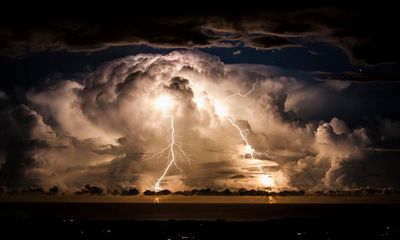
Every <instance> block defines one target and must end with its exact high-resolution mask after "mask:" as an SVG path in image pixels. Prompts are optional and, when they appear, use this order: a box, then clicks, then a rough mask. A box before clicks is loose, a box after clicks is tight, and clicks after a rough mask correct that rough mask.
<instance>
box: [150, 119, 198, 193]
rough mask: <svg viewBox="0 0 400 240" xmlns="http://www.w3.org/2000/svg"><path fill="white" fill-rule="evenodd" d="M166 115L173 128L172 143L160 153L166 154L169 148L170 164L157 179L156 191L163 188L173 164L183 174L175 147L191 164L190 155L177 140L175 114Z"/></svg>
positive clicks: (161, 154) (160, 154)
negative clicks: (163, 182)
mask: <svg viewBox="0 0 400 240" xmlns="http://www.w3.org/2000/svg"><path fill="white" fill-rule="evenodd" d="M164 117H167V118H170V129H171V135H170V143H169V144H168V145H167V146H166V147H165V148H164V149H162V150H161V151H160V152H159V154H158V155H159V156H160V157H162V156H163V155H164V153H165V152H166V151H167V150H168V157H167V158H168V164H167V166H166V167H165V169H164V172H163V173H162V175H161V176H160V177H159V178H158V179H157V181H156V183H155V184H154V186H153V188H154V191H156V192H158V191H160V190H161V189H162V188H161V184H162V181H163V180H164V178H165V176H166V175H167V173H168V171H169V170H170V168H171V167H172V165H174V166H175V167H176V168H177V169H178V170H179V171H180V175H182V173H183V169H182V168H181V167H179V165H178V164H177V163H176V152H175V149H177V150H178V151H179V152H180V153H181V155H182V156H183V158H185V159H186V160H187V161H188V163H189V165H191V161H190V156H189V155H188V154H187V153H186V152H185V151H184V150H183V147H182V146H181V145H180V144H179V143H177V141H176V136H175V123H174V120H175V119H174V116H173V115H165V116H164Z"/></svg>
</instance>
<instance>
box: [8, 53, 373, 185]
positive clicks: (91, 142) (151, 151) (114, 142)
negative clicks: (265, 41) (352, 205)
mask: <svg viewBox="0 0 400 240" xmlns="http://www.w3.org/2000/svg"><path fill="white" fill-rule="evenodd" d="M255 82H256V83H257V86H256V88H255V90H254V91H253V92H252V93H251V94H249V95H247V96H246V97H244V96H242V95H240V94H236V96H233V97H231V98H229V99H227V100H226V101H223V105H224V106H223V107H224V108H225V109H224V111H226V114H227V115H229V116H230V117H232V119H234V121H235V122H236V123H237V124H238V126H240V128H242V129H247V130H246V132H247V134H248V135H247V138H248V141H249V142H250V144H251V145H252V146H253V147H254V149H255V150H256V151H257V152H259V153H268V154H269V155H268V156H270V157H262V156H261V155H260V157H258V158H257V159H256V160H252V159H250V158H249V157H246V156H243V152H242V149H243V146H244V143H243V141H242V140H241V138H240V136H239V134H238V132H237V131H236V130H235V129H234V128H233V127H232V126H231V125H230V124H229V123H228V121H227V120H226V119H225V117H224V116H222V115H221V113H220V112H218V111H219V109H218V107H217V105H215V102H216V101H222V99H224V98H226V96H228V95H232V94H235V93H241V94H243V93H246V92H248V91H249V89H251V88H252V85H253V84H254V83H255ZM329 91H332V92H335V91H336V90H331V88H330V87H329V86H328V85H324V84H321V85H318V86H317V87H312V89H311V87H310V86H309V85H307V83H306V82H304V81H303V80H301V79H297V78H294V77H290V76H286V75H285V74H284V73H282V72H279V71H278V70H276V69H272V68H268V67H266V66H259V65H226V64H224V63H223V62H221V61H220V60H219V58H217V57H215V56H211V55H208V54H205V53H202V52H198V51H175V52H171V53H169V54H166V55H160V54H139V55H135V56H129V57H125V58H121V59H116V60H114V61H111V62H108V63H105V64H103V65H101V66H100V67H99V68H98V69H97V70H96V71H94V72H92V73H90V74H89V75H87V76H86V77H85V78H84V79H77V80H73V79H66V80H62V81H59V82H57V83H55V84H53V85H51V86H49V87H47V88H45V89H31V90H30V91H29V92H28V93H27V94H26V96H27V99H28V100H29V104H28V105H22V106H20V107H19V108H18V110H16V111H14V112H12V113H11V114H10V115H9V116H8V119H9V121H10V123H4V124H3V123H2V124H3V126H4V127H5V125H6V124H11V125H12V126H13V129H11V130H10V132H9V135H10V136H13V138H12V139H15V141H14V140H10V141H9V142H8V145H7V144H3V143H2V152H5V153H6V154H5V156H6V157H4V158H3V159H2V166H1V170H0V173H1V175H0V177H1V181H2V184H5V185H9V183H10V181H12V180H13V179H17V180H18V181H17V183H18V184H17V185H39V186H42V187H46V188H50V187H51V186H54V185H56V186H59V187H60V188H63V189H66V190H70V191H77V190H79V189H80V188H81V187H82V186H84V185H86V184H91V185H94V186H99V187H102V188H104V189H115V188H123V187H137V188H139V189H142V190H144V189H149V188H151V187H152V186H153V185H154V183H155V181H156V180H157V178H159V177H160V175H161V173H162V171H163V170H164V168H165V166H166V164H167V160H166V158H165V155H164V156H163V155H162V154H158V153H159V151H160V150H162V149H163V148H165V147H166V146H167V145H168V143H169V140H170V133H171V128H170V127H171V126H170V121H169V120H168V118H166V117H165V111H167V113H168V114H171V115H173V116H174V121H175V130H176V136H177V137H176V139H177V141H178V142H179V143H180V144H181V146H182V148H183V149H184V151H185V152H186V153H188V154H190V159H191V160H190V162H189V161H186V160H185V159H184V158H183V157H182V156H180V155H179V156H178V157H177V158H178V159H177V165H178V167H179V168H177V167H174V166H173V167H172V168H171V170H170V171H169V172H168V174H167V175H166V177H165V179H163V182H162V184H163V187H165V188H169V189H171V190H183V189H192V188H203V187H210V188H217V189H222V188H226V187H229V188H231V189H239V188H263V185H262V182H260V179H259V177H260V174H259V172H258V171H257V164H259V165H261V166H262V167H263V168H264V169H266V171H268V172H269V174H271V176H272V177H273V178H274V186H273V187H274V188H277V189H284V188H301V189H306V190H318V189H332V188H334V189H342V188H349V187H350V188H351V187H357V186H363V184H364V182H362V180H356V179H354V178H351V176H349V171H355V170H354V165H357V163H359V162H360V161H361V162H362V161H364V160H363V159H368V158H369V156H370V152H369V150H367V149H370V147H371V144H372V140H371V137H370V135H369V134H368V129H366V128H362V127H359V128H355V129H351V128H350V127H349V126H348V125H347V124H346V123H345V122H344V121H342V120H340V119H338V118H333V119H331V120H330V121H327V122H325V121H320V122H316V121H308V120H306V119H302V118H301V117H300V116H299V115H298V113H299V112H301V111H302V109H303V108H304V107H305V106H304V103H307V102H312V101H315V97H316V96H317V97H318V98H319V100H321V101H323V100H324V99H323V98H327V97H329V94H320V93H326V92H329ZM310 93H312V94H310ZM161 95H168V96H171V98H172V101H173V105H172V106H171V107H169V108H168V109H158V108H157V107H155V105H154V101H155V99H157V97H158V96H161ZM199 98H203V99H204V101H202V102H200V101H199ZM308 111H318V106H316V107H315V109H313V108H309V109H308ZM3 114H6V113H3ZM24 119H25V120H24ZM26 119H28V120H26ZM3 126H2V128H3ZM3 139H4V136H3ZM4 141H5V140H3V142H4ZM21 142H23V143H24V145H22V146H26V147H24V148H23V149H20V150H19V151H21V153H20V154H16V152H17V149H16V148H15V147H14V148H12V147H7V146H12V145H13V144H14V145H15V144H20V143H21ZM353 162H354V163H355V164H349V163H353ZM349 166H350V167H349ZM180 169H182V170H183V172H181V171H180ZM10 186H11V185H10Z"/></svg>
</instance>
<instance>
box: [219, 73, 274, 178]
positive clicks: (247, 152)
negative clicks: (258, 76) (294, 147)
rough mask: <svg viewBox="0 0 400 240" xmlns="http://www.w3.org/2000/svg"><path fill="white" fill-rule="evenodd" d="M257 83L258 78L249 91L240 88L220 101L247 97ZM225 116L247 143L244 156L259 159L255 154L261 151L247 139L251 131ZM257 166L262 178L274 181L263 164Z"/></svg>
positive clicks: (266, 154) (265, 153)
mask: <svg viewBox="0 0 400 240" xmlns="http://www.w3.org/2000/svg"><path fill="white" fill-rule="evenodd" d="M257 84H258V80H256V81H255V82H254V83H253V86H252V88H251V89H250V90H249V91H248V92H246V93H244V94H242V93H241V92H240V90H239V91H237V92H235V93H233V94H231V95H229V96H226V97H225V98H223V99H222V100H221V101H220V102H224V101H227V100H229V99H230V98H232V97H235V96H239V97H242V98H246V97H247V96H249V95H250V94H251V93H252V92H253V91H254V90H255V89H256V86H257ZM214 107H215V105H214ZM225 118H226V119H227V120H228V122H229V123H230V124H231V125H232V126H233V127H234V128H235V129H236V130H237V131H238V133H239V136H240V138H241V139H242V141H243V142H244V143H245V146H244V150H245V153H244V154H243V156H245V155H249V156H250V158H251V159H252V160H257V158H256V156H255V155H259V154H260V153H257V152H256V151H255V150H254V148H253V146H251V145H250V143H249V141H248V140H247V137H246V136H247V134H246V133H245V131H249V129H245V130H242V129H241V128H240V127H239V126H238V125H237V124H236V123H235V121H234V119H233V118H232V117H230V116H228V115H227V116H225ZM261 154H262V155H264V156H267V157H268V158H270V159H273V158H274V157H273V156H270V155H269V153H268V152H264V153H261ZM255 162H257V161H255ZM257 168H258V170H259V171H260V174H262V175H261V178H262V179H268V180H270V181H271V183H272V179H271V175H267V174H265V173H264V170H263V168H262V166H261V165H260V164H257Z"/></svg>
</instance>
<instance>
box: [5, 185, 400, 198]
mask: <svg viewBox="0 0 400 240" xmlns="http://www.w3.org/2000/svg"><path fill="white" fill-rule="evenodd" d="M0 194H1V195H18V194H22V195H23V194H25V195H66V194H71V192H63V191H61V190H60V188H59V187H58V186H54V187H51V188H49V189H47V190H45V189H44V188H41V187H28V188H20V189H12V190H7V189H6V188H4V187H0ZM72 194H75V195H98V196H102V195H114V196H135V195H139V194H141V192H140V191H139V190H138V189H137V188H122V189H114V190H106V189H103V188H102V187H99V186H95V185H90V184H86V185H85V186H83V187H82V188H81V189H80V190H78V191H75V192H72ZM142 194H143V195H145V196H163V195H181V196H303V195H313V196H370V195H400V190H399V189H392V188H379V187H364V188H358V189H353V190H328V191H314V192H310V191H305V190H282V191H268V190H255V189H250V190H248V189H244V188H241V189H238V190H231V189H229V188H226V189H224V190H216V189H211V188H203V189H192V190H187V191H176V192H172V191H170V190H168V189H165V190H161V191H153V190H146V191H144V192H143V193H142Z"/></svg>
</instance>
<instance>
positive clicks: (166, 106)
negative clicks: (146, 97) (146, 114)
mask: <svg viewBox="0 0 400 240" xmlns="http://www.w3.org/2000/svg"><path fill="white" fill-rule="evenodd" d="M154 106H155V107H156V108H157V109H158V110H159V111H163V112H168V111H169V110H171V108H172V107H173V100H172V97H171V96H168V95H160V96H158V97H157V98H156V99H155V101H154Z"/></svg>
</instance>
